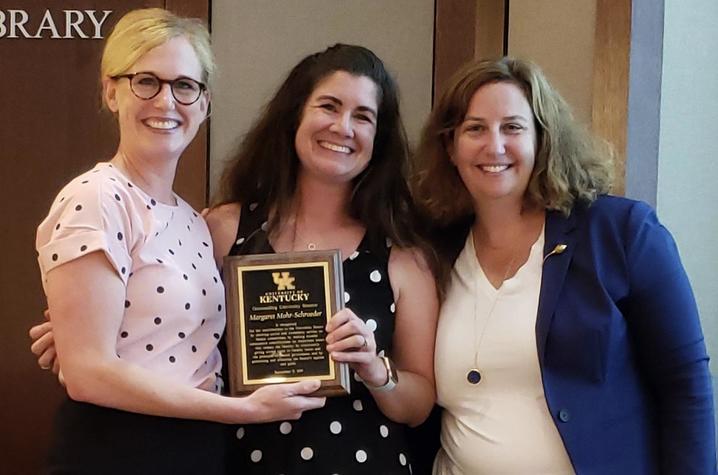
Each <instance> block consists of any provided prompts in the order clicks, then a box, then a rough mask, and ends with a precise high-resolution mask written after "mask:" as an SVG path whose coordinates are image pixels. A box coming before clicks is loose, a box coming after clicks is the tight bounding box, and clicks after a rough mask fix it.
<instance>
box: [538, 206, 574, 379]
mask: <svg viewBox="0 0 718 475" xmlns="http://www.w3.org/2000/svg"><path fill="white" fill-rule="evenodd" d="M578 211H579V208H577V207H575V208H574V209H573V210H572V211H571V214H570V215H569V216H568V217H566V216H564V215H563V214H562V213H561V212H559V211H547V212H546V225H545V231H544V233H545V234H544V253H543V255H544V263H543V272H542V276H541V293H540V295H539V305H538V315H537V318H536V345H537V349H538V357H539V363H540V364H541V366H542V367H543V365H544V361H543V359H544V351H545V349H546V338H547V337H548V331H549V328H550V327H551V320H552V319H553V314H554V310H555V309H556V304H557V303H558V296H559V294H560V293H561V289H562V288H563V282H564V280H565V278H566V273H567V272H568V266H569V263H570V262H571V257H572V256H573V251H574V249H575V247H576V246H575V238H576V236H575V234H574V233H572V231H573V230H574V228H575V227H576V212H578ZM561 244H563V245H565V246H566V247H565V249H564V250H563V251H562V252H560V253H559V252H557V251H558V249H557V246H559V245H561Z"/></svg>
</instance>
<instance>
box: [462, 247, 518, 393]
mask: <svg viewBox="0 0 718 475" xmlns="http://www.w3.org/2000/svg"><path fill="white" fill-rule="evenodd" d="M472 239H473V237H472ZM474 246H476V243H475V242H474ZM474 254H476V250H474ZM515 261H516V254H515V253H514V255H513V256H512V257H511V260H510V261H509V265H508V266H506V270H505V271H504V275H503V278H502V279H501V285H499V288H498V289H496V295H495V296H494V300H493V301H492V302H491V307H489V312H488V314H487V315H486V320H485V322H484V325H483V327H482V328H481V334H480V335H478V337H477V331H476V330H477V322H478V317H477V315H478V313H479V312H478V303H477V302H478V293H479V282H478V279H475V280H474V338H475V339H476V340H474V366H473V367H472V368H470V369H469V371H467V372H466V380H467V381H468V382H469V384H473V385H476V384H479V382H480V381H481V371H479V369H478V368H479V349H480V348H481V343H482V342H483V340H484V334H485V333H486V328H487V327H488V326H489V323H490V322H491V317H493V315H494V308H495V307H496V303H497V302H498V301H499V299H500V298H501V293H502V291H503V289H504V283H505V282H506V278H507V277H508V276H509V273H510V272H511V267H512V266H513V265H514V262H515ZM476 262H477V264H478V265H479V267H481V262H479V257H478V255H477V256H476ZM481 272H482V273H483V274H484V277H486V280H487V281H488V282H489V285H492V284H491V281H490V280H489V278H488V276H486V272H484V270H483V268H481Z"/></svg>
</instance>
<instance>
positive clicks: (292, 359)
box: [224, 250, 350, 396]
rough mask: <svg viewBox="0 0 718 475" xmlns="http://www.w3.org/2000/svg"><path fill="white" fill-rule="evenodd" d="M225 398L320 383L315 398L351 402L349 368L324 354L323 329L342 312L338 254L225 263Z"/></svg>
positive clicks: (313, 253)
mask: <svg viewBox="0 0 718 475" xmlns="http://www.w3.org/2000/svg"><path fill="white" fill-rule="evenodd" d="M224 276H225V284H226V285H225V288H226V295H227V360H228V363H229V382H230V394H231V395H233V396H240V395H246V394H248V393H251V392H252V391H254V390H256V389H258V388H260V387H262V386H265V385H268V384H277V383H288V382H295V381H303V380H319V381H320V382H321V387H320V388H319V390H318V391H316V392H315V393H313V395H315V396H342V395H347V394H349V388H350V383H349V367H348V365H347V364H345V363H338V362H336V361H334V360H332V359H331V357H330V356H329V354H328V353H327V351H326V343H325V337H326V330H325V326H326V324H327V322H329V319H330V318H331V317H332V315H334V314H335V313H336V312H337V311H338V310H339V309H341V308H343V307H344V280H343V275H342V263H341V255H340V252H339V251H338V250H331V251H309V252H288V253H277V254H249V255H244V256H227V257H225V258H224Z"/></svg>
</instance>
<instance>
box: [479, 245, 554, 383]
mask: <svg viewBox="0 0 718 475" xmlns="http://www.w3.org/2000/svg"><path fill="white" fill-rule="evenodd" d="M567 248H568V245H567V244H564V243H559V244H556V246H555V247H554V248H553V249H552V250H551V252H549V253H548V254H547V255H546V256H545V257H544V258H543V262H544V263H545V262H546V259H548V258H549V257H551V256H555V255H559V254H563V252H564V251H565V250H566V249H567ZM530 254H531V252H530V251H529V256H530ZM515 260H516V255H515V254H514V256H513V257H512V258H511V261H510V262H509V265H508V267H507V268H506V272H504V277H503V280H502V281H501V286H500V287H499V288H498V289H497V290H496V296H495V297H494V300H493V302H491V307H490V308H489V313H488V315H487V316H486V321H485V323H484V326H483V328H482V329H481V335H479V337H478V341H476V343H475V345H474V367H473V368H471V369H469V371H467V373H466V380H467V381H468V382H469V383H470V384H473V385H476V384H479V382H480V381H481V371H479V369H478V368H479V349H480V348H481V343H482V341H483V339H484V333H485V332H486V327H488V326H489V323H490V321H491V317H492V316H493V314H494V307H496V303H497V302H498V301H499V298H501V292H502V290H503V289H504V283H505V281H506V278H507V277H508V276H509V272H510V271H511V267H512V266H513V265H514V261H515ZM476 261H477V262H478V257H477V258H476ZM479 266H481V263H480V262H479ZM482 272H483V268H482ZM484 275H486V273H484ZM487 280H488V277H487ZM478 292H479V286H478V279H477V281H476V282H475V283H474V335H476V326H477V314H478V308H477V307H478V304H477V301H478V297H477V296H478ZM475 338H476V336H475Z"/></svg>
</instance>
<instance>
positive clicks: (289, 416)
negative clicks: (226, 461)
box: [242, 381, 327, 423]
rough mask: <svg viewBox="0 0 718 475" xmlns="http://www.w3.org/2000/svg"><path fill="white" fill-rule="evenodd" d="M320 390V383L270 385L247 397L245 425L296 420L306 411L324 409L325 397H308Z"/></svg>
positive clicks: (301, 382) (304, 382) (303, 382)
mask: <svg viewBox="0 0 718 475" xmlns="http://www.w3.org/2000/svg"><path fill="white" fill-rule="evenodd" d="M317 389H319V381H300V382H298V383H288V384H270V385H268V386H264V387H261V388H259V389H257V390H256V391H254V392H253V393H252V394H250V395H249V396H247V397H246V399H245V401H246V403H247V404H248V407H247V414H246V417H243V418H242V419H243V420H242V422H243V423H260V422H272V421H285V420H295V419H299V417H301V415H302V413H303V412H304V411H308V410H311V409H318V408H320V407H324V404H325V402H326V399H327V398H325V397H314V396H308V394H311V393H313V392H314V391H316V390H317Z"/></svg>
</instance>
